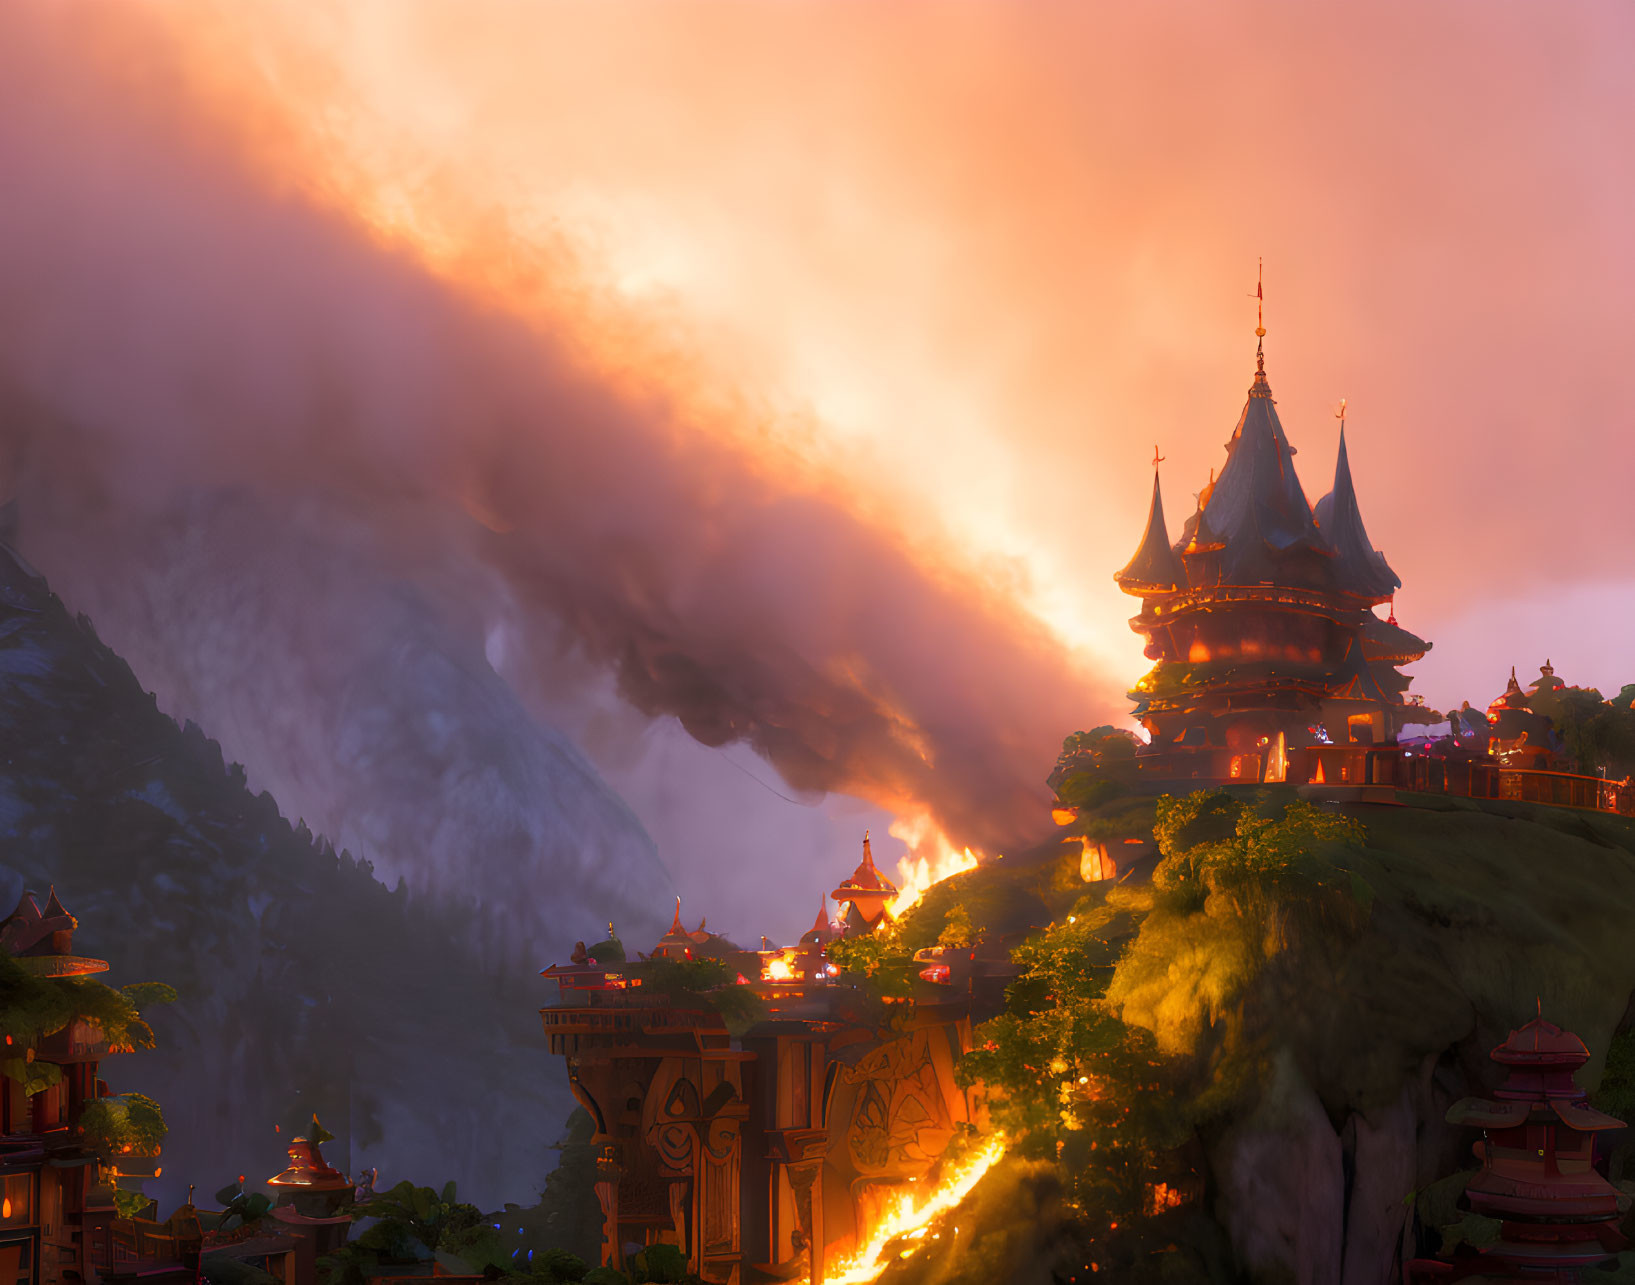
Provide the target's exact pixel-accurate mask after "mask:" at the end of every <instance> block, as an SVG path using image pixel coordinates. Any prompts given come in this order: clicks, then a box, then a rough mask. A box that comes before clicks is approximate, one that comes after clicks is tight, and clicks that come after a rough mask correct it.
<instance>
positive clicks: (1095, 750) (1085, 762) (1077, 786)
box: [1045, 726, 1141, 807]
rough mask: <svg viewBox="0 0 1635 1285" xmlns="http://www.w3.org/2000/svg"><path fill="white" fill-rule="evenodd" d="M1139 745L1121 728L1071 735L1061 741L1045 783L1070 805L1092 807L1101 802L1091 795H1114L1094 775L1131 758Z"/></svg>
mask: <svg viewBox="0 0 1635 1285" xmlns="http://www.w3.org/2000/svg"><path fill="white" fill-rule="evenodd" d="M1140 745H1141V742H1140V740H1139V739H1138V738H1137V737H1136V735H1135V733H1133V732H1130V731H1126V730H1125V729H1124V728H1121V727H1111V726H1102V727H1096V728H1092V729H1091V730H1090V731H1088V732H1074V733H1073V734H1072V735H1071V736H1069V737H1067V738H1066V739H1064V740H1063V741H1062V752H1061V754H1060V756H1059V757H1058V758H1057V759H1056V766H1055V768H1054V769H1053V770H1052V771H1051V773H1050V775H1049V776H1048V777H1046V778H1045V784H1046V785H1048V786H1050V788H1051V789H1052V790H1054V791H1055V792H1056V796H1057V797H1058V798H1059V799H1061V800H1062V802H1064V803H1067V804H1069V805H1070V806H1076V807H1093V806H1095V804H1096V803H1099V802H1102V801H1103V800H1102V799H1101V798H1095V797H1092V796H1094V795H1096V794H1098V792H1099V793H1105V794H1108V795H1110V794H1111V793H1113V792H1114V787H1112V786H1111V784H1110V783H1108V782H1105V781H1103V780H1100V779H1099V776H1098V774H1099V773H1101V772H1103V771H1105V770H1106V769H1108V768H1113V767H1116V765H1118V764H1121V763H1127V762H1129V761H1130V760H1131V759H1133V758H1135V752H1136V750H1137V749H1138V748H1140Z"/></svg>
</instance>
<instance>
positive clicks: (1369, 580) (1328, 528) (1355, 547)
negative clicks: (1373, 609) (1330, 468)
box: [1316, 422, 1402, 602]
mask: <svg viewBox="0 0 1635 1285" xmlns="http://www.w3.org/2000/svg"><path fill="white" fill-rule="evenodd" d="M1316 518H1317V525H1318V526H1319V527H1320V528H1322V532H1323V535H1324V536H1326V537H1327V539H1328V542H1329V544H1330V545H1331V546H1332V547H1333V549H1334V553H1335V559H1334V580H1335V586H1334V587H1335V588H1336V589H1339V590H1340V591H1341V592H1343V593H1353V594H1356V595H1357V596H1358V597H1361V598H1365V599H1367V600H1369V601H1370V602H1384V601H1385V600H1386V599H1388V598H1390V597H1391V595H1392V594H1394V593H1395V592H1396V591H1397V590H1398V589H1400V588H1402V580H1401V578H1400V577H1399V576H1398V575H1397V573H1396V572H1395V571H1393V570H1391V567H1390V564H1389V563H1387V562H1386V561H1385V555H1384V554H1382V553H1381V552H1380V551H1379V550H1378V549H1376V548H1375V547H1374V546H1373V544H1372V543H1371V542H1370V541H1369V539H1368V531H1367V529H1366V528H1364V526H1363V520H1362V509H1361V508H1360V507H1359V506H1358V504H1357V491H1356V488H1355V487H1354V486H1353V485H1352V482H1351V461H1350V458H1349V456H1348V455H1347V453H1346V447H1345V424H1344V423H1343V422H1342V423H1341V425H1340V451H1339V454H1338V455H1337V456H1336V458H1335V463H1334V489H1333V490H1331V491H1330V492H1329V493H1328V494H1327V495H1325V496H1324V497H1323V498H1322V499H1320V500H1318V501H1317V509H1316Z"/></svg>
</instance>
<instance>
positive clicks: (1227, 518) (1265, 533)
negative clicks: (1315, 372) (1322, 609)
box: [1187, 365, 1333, 589]
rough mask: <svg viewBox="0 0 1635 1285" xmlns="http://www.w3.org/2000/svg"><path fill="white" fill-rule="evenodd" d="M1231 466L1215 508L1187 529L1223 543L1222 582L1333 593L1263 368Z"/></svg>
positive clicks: (1323, 547) (1327, 553) (1219, 484)
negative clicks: (1203, 528) (1201, 529)
mask: <svg viewBox="0 0 1635 1285" xmlns="http://www.w3.org/2000/svg"><path fill="white" fill-rule="evenodd" d="M1226 451H1227V456H1226V466H1225V467H1224V468H1223V469H1221V473H1220V476H1219V477H1218V478H1216V479H1215V485H1214V487H1213V488H1212V489H1211V491H1210V493H1209V502H1208V504H1207V505H1203V506H1202V507H1201V508H1200V509H1199V513H1198V515H1197V516H1195V517H1194V518H1193V520H1192V521H1191V522H1189V523H1188V526H1189V528H1191V529H1190V530H1189V531H1188V532H1187V537H1189V538H1190V537H1191V536H1192V535H1194V534H1195V533H1196V532H1197V529H1198V526H1199V525H1200V522H1206V523H1207V529H1208V531H1209V532H1211V533H1212V536H1213V538H1212V540H1211V541H1210V543H1211V544H1219V546H1220V549H1219V557H1220V560H1221V561H1220V579H1221V581H1222V582H1223V583H1226V584H1261V583H1266V582H1271V583H1276V584H1282V585H1289V586H1291V587H1306V588H1318V589H1326V588H1328V587H1329V584H1330V580H1331V576H1330V573H1329V571H1328V569H1327V566H1326V564H1327V561H1328V559H1329V558H1330V557H1332V553H1333V551H1332V550H1331V549H1330V548H1329V547H1328V545H1327V543H1326V542H1325V541H1324V540H1323V537H1322V535H1321V534H1320V533H1319V531H1318V530H1317V524H1316V522H1314V521H1313V520H1312V513H1311V505H1310V504H1309V503H1308V502H1307V500H1306V493H1305V492H1304V491H1303V490H1302V489H1301V487H1300V479H1299V477H1298V476H1297V475H1296V474H1295V471H1294V454H1295V451H1294V447H1293V446H1291V445H1289V439H1288V437H1287V436H1286V435H1285V434H1284V432H1283V425H1282V424H1281V423H1280V422H1279V421H1278V418H1277V408H1276V406H1275V405H1274V403H1273V401H1272V389H1271V385H1270V384H1269V383H1267V381H1266V371H1265V367H1264V365H1260V367H1259V368H1258V369H1257V370H1256V372H1255V382H1254V383H1253V384H1252V385H1250V387H1249V399H1248V401H1247V402H1245V403H1244V407H1243V414H1242V415H1240V416H1239V417H1238V426H1237V428H1236V430H1235V431H1234V432H1233V434H1232V440H1231V441H1229V442H1228V443H1227V444H1226ZM1302 553H1305V554H1311V555H1317V556H1318V557H1320V558H1321V559H1322V560H1323V561H1322V565H1321V566H1320V567H1314V566H1313V565H1311V560H1310V558H1307V559H1306V560H1305V561H1306V562H1307V565H1306V567H1304V568H1302V567H1300V566H1299V565H1298V562H1299V559H1298V558H1297V555H1299V554H1302Z"/></svg>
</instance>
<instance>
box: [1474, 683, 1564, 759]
mask: <svg viewBox="0 0 1635 1285" xmlns="http://www.w3.org/2000/svg"><path fill="white" fill-rule="evenodd" d="M1552 676H1553V675H1552ZM1487 721H1488V723H1489V724H1490V725H1491V726H1492V728H1493V731H1492V734H1491V739H1490V740H1489V742H1488V752H1489V753H1490V754H1492V755H1493V757H1494V758H1496V759H1497V760H1498V761H1499V762H1500V763H1502V764H1503V765H1504V766H1505V767H1521V768H1534V769H1541V770H1544V769H1548V768H1549V767H1550V766H1551V764H1552V763H1553V762H1554V759H1555V756H1554V753H1553V745H1554V741H1555V729H1554V727H1553V726H1552V724H1551V722H1550V720H1549V719H1547V718H1545V717H1544V715H1542V714H1537V713H1534V711H1533V704H1532V701H1531V699H1530V698H1529V697H1528V695H1527V693H1526V692H1524V691H1523V690H1522V687H1521V684H1520V683H1519V682H1517V681H1516V670H1515V667H1514V666H1512V667H1511V669H1510V681H1509V682H1508V683H1506V684H1505V689H1504V693H1503V694H1502V695H1501V696H1499V697H1498V698H1497V699H1495V700H1494V701H1493V703H1492V704H1491V705H1489V706H1488V707H1487Z"/></svg>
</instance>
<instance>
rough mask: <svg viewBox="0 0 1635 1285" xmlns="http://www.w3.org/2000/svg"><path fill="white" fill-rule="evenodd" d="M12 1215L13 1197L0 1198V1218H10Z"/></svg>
mask: <svg viewBox="0 0 1635 1285" xmlns="http://www.w3.org/2000/svg"><path fill="white" fill-rule="evenodd" d="M10 1217H11V1197H10V1196H7V1197H6V1198H5V1199H4V1200H0V1218H10Z"/></svg>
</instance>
